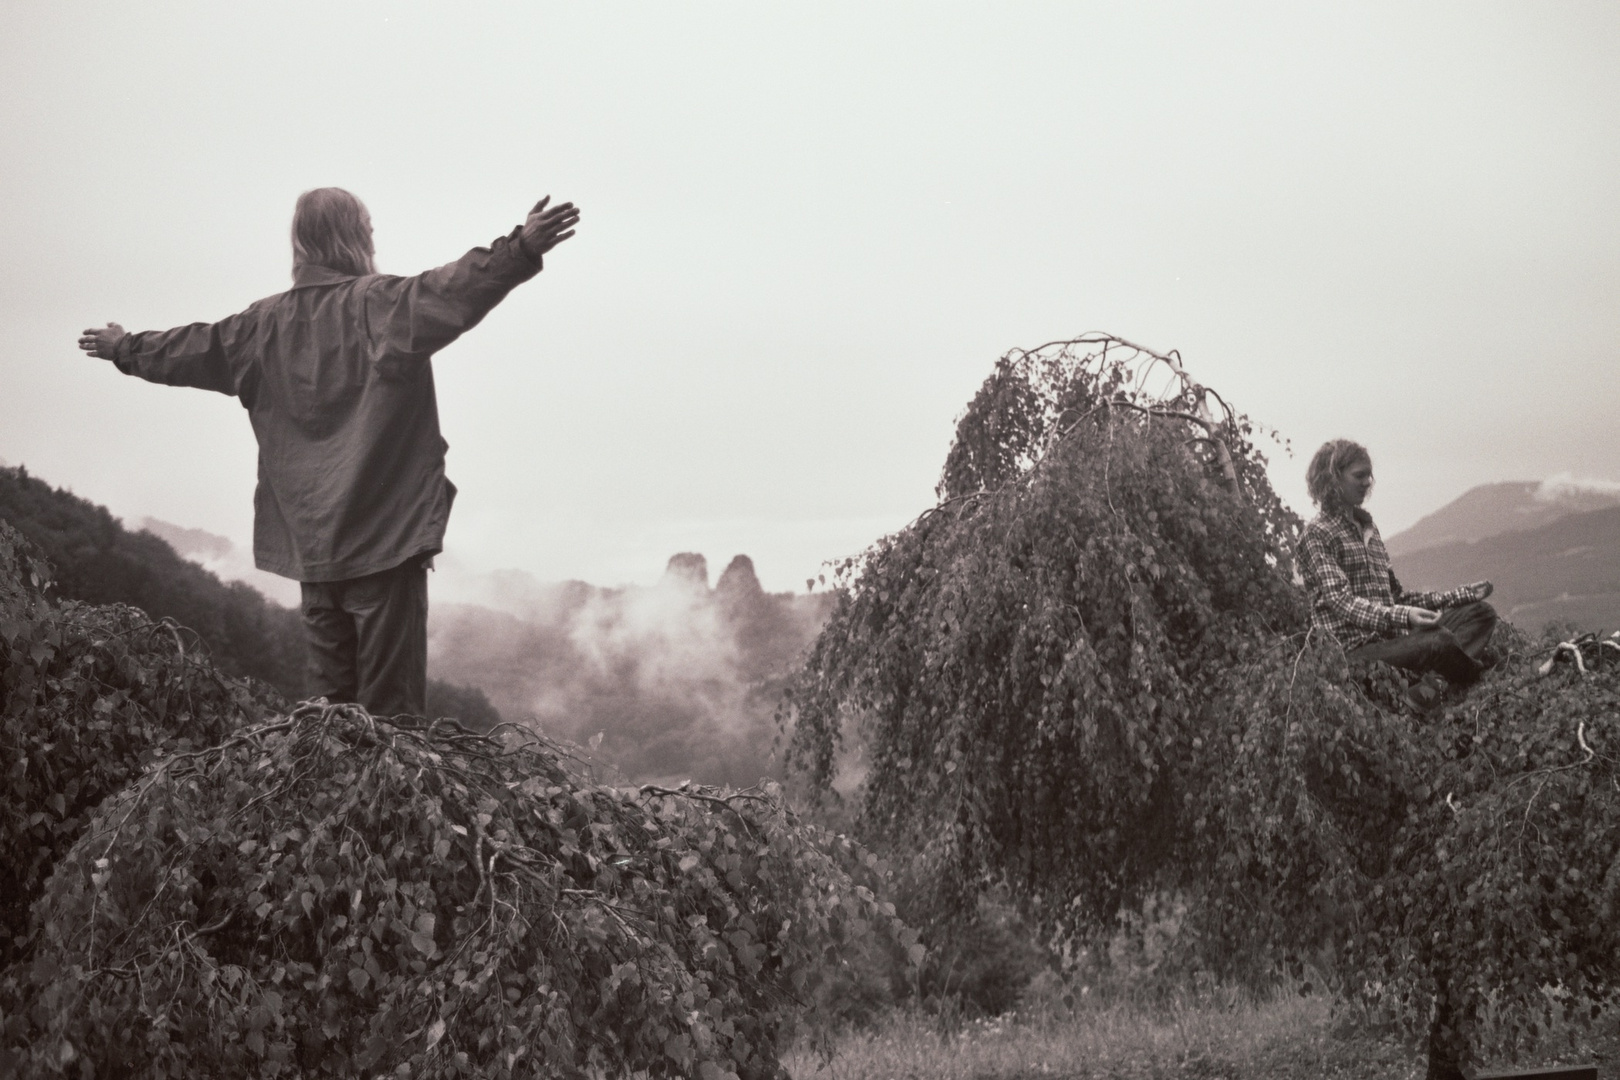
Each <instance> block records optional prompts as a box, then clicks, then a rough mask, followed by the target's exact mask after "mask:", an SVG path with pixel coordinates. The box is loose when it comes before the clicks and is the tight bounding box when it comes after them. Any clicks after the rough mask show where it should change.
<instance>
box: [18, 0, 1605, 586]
mask: <svg viewBox="0 0 1620 1080" xmlns="http://www.w3.org/2000/svg"><path fill="white" fill-rule="evenodd" d="M0 13H3V15H0V23H3V30H0V140H3V143H0V144H3V147H4V157H3V159H0V161H3V165H0V251H3V257H0V328H3V329H4V333H5V338H4V345H3V347H0V458H4V459H5V460H6V461H8V462H9V463H11V464H18V463H22V464H26V465H27V466H28V467H29V468H30V470H32V471H33V472H34V473H36V474H37V475H40V476H43V477H44V478H46V479H48V480H50V481H52V482H53V483H56V484H59V485H62V486H67V487H71V488H72V489H73V490H74V491H76V492H78V493H79V494H81V495H84V496H86V497H88V498H91V499H94V500H96V501H99V502H103V503H106V504H107V505H109V506H110V507H111V508H112V509H113V511H114V512H115V513H118V514H120V515H122V516H125V517H126V518H128V519H131V520H135V519H139V518H140V517H141V516H143V515H148V514H150V515H152V516H155V517H159V518H163V519H166V520H169V521H173V522H176V523H179V524H183V525H188V526H196V527H201V528H204V529H208V530H210V531H213V532H218V533H223V534H225V535H227V536H230V537H233V538H235V539H237V540H238V541H239V542H244V543H245V541H246V540H247V538H248V537H249V535H250V518H251V498H252V489H253V481H254V444H253V439H252V435H251V432H250V431H249V428H248V424H247V421H246V417H245V416H244V415H242V413H241V410H240V408H239V407H238V406H237V404H236V403H235V402H233V401H231V400H229V399H227V398H224V397H221V396H219V395H215V394H208V393H205V392H202V391H195V390H175V389H171V388H166V387H158V386H152V385H149V384H145V383H142V382H140V381H139V380H135V379H129V378H125V377H123V376H120V375H118V374H117V373H116V372H115V371H114V370H113V369H112V368H111V367H110V366H109V365H106V364H104V363H100V362H97V361H92V360H89V359H87V358H84V357H82V356H81V354H79V353H78V351H77V350H76V348H75V347H74V339H75V337H76V336H77V333H78V331H79V330H80V329H81V328H82V327H84V326H88V325H92V324H99V323H102V322H105V321H107V320H116V321H118V322H121V323H123V324H124V325H125V326H126V327H128V328H129V329H131V330H135V329H161V328H166V327H169V326H173V325H177V324H180V323H186V322H192V321H196V320H212V319H217V318H220V317H222V316H224V315H227V314H229V313H231V312H233V311H237V310H240V309H241V308H243V307H245V306H246V305H247V304H248V303H250V302H251V301H253V300H255V299H257V298H259V297H261V296H265V295H268V294H270V293H274V292H278V291H280V290H282V289H284V288H286V287H287V285H288V284H289V246H288V241H287V226H288V222H289V219H290V216H291V211H292V204H293V200H294V199H295V197H296V196H297V194H298V193H299V192H300V191H302V190H304V189H307V188H311V187H318V186H322V185H328V184H335V185H340V186H344V187H347V188H350V189H351V190H353V191H354V192H356V193H357V194H358V195H360V196H361V198H363V199H364V200H365V201H366V202H367V204H368V205H369V206H370V208H371V212H372V218H373V220H374V223H375V225H376V233H377V243H378V259H379V263H380V265H381V266H382V268H383V269H385V270H388V271H391V272H397V273H414V272H416V271H418V270H421V269H425V268H427V267H429V266H432V265H437V264H439V263H443V262H446V261H449V260H450V259H453V258H456V257H457V256H459V255H460V254H461V253H462V252H463V251H465V250H466V249H467V248H468V247H470V246H472V245H474V244H482V243H487V242H488V241H489V240H490V239H491V238H492V237H494V236H496V235H498V234H500V233H503V232H505V231H506V230H508V229H509V228H511V226H512V225H513V224H515V223H516V222H517V221H518V220H520V219H521V217H522V215H523V213H524V212H525V211H526V210H527V209H528V207H529V206H530V204H532V203H533V201H534V200H535V199H536V198H537V197H538V196H539V195H541V194H545V193H548V192H549V193H551V194H553V195H555V196H557V197H558V198H563V199H571V200H573V201H575V202H577V203H578V204H579V205H580V206H581V207H582V209H583V211H584V220H583V222H582V225H581V228H580V233H579V235H578V236H577V237H576V238H575V239H574V240H571V241H569V242H568V243H567V244H566V245H565V246H564V247H563V248H561V249H559V250H558V251H557V252H556V253H555V255H554V256H553V257H551V258H550V259H549V260H548V268H547V270H546V272H545V273H544V274H542V275H541V276H540V277H539V278H538V279H536V280H535V281H534V282H532V283H531V284H529V285H526V286H524V287H522V288H521V289H519V290H518V291H517V292H515V293H513V294H512V295H511V296H510V297H509V298H508V299H507V300H506V302H505V303H504V304H503V305H502V306H501V307H500V308H498V309H497V310H496V311H495V312H494V313H493V314H492V315H491V316H490V317H489V318H488V319H487V320H486V321H485V322H484V323H483V324H482V325H481V326H479V327H478V328H477V329H476V330H474V331H473V332H472V333H470V334H469V335H468V336H467V337H465V338H463V339H462V340H461V341H460V342H458V343H456V344H455V345H453V346H452V347H450V348H449V349H447V350H445V351H444V352H443V353H441V354H440V356H439V357H438V359H437V361H436V363H435V370H436V372H437V378H438V386H439V394H440V409H441V415H442V421H443V426H444V430H445V434H446V436H447V438H448V439H449V441H450V443H451V451H450V458H449V462H450V465H449V467H450V475H451V478H452V479H454V480H455V481H456V483H457V484H458V485H459V487H460V489H461V495H460V498H459V500H458V502H457V504H456V510H455V515H454V517H453V519H452V521H451V526H450V534H449V536H448V538H447V551H448V554H450V555H451V556H453V557H454V559H455V560H456V562H457V564H458V565H462V566H466V567H469V568H483V569H493V568H497V567H520V568H523V569H527V570H529V571H531V572H533V573H534V574H536V575H537V576H539V577H541V578H542V579H547V580H554V579H561V578H567V577H577V578H583V579H585V580H588V581H592V582H596V583H599V584H619V583H624V582H631V581H644V582H645V581H651V580H653V579H654V578H656V577H657V576H658V575H659V573H660V572H661V571H662V569H663V565H664V561H665V559H666V558H667V557H668V555H669V554H671V553H672V552H675V551H680V550H695V551H701V552H703V553H705V554H706V555H707V556H708V557H709V561H710V564H711V568H713V569H718V566H719V565H723V564H724V562H725V561H726V560H728V559H729V558H730V557H731V556H732V555H733V554H735V553H737V552H747V553H748V554H750V555H752V556H753V557H754V560H755V562H756V564H757V566H758V568H759V571H760V574H761V577H762V578H763V579H764V581H765V584H766V585H767V587H769V588H775V589H786V588H800V589H802V588H803V585H804V579H805V578H806V577H808V576H810V575H812V574H814V573H815V572H816V571H817V569H818V567H819V565H820V563H821V562H822V560H825V559H833V558H837V557H840V556H843V555H845V554H849V553H852V552H854V551H856V550H859V549H860V548H862V547H864V546H865V545H866V544H867V543H869V542H870V541H871V540H873V539H875V538H876V537H877V536H878V535H880V534H881V533H883V532H886V531H889V530H891V529H894V528H896V527H898V526H900V525H902V524H904V523H905V522H906V521H908V520H910V519H911V518H912V517H913V516H915V515H916V514H917V513H918V512H920V511H921V510H922V509H924V508H925V507H927V506H928V505H930V504H931V502H932V489H933V484H934V481H935V479H936V478H937V472H938V468H939V465H940V464H941V462H942V461H943V459H944V455H945V451H946V449H947V447H948V445H949V440H950V436H951V431H952V426H953V421H954V419H955V417H956V415H957V414H958V413H959V411H960V410H961V408H962V406H963V405H964V404H965V403H966V402H967V400H968V399H969V398H970V397H971V396H972V394H973V392H974V390H975V389H976V388H977V387H978V385H979V383H980V382H981V380H982V379H983V378H984V376H985V375H986V374H987V373H988V372H989V370H990V368H991V365H992V364H993V362H994V360H995V358H996V357H997V356H998V355H999V354H1001V353H1002V352H1004V351H1005V350H1007V349H1008V348H1010V347H1013V346H1029V345H1035V344H1038V343H1040V342H1044V341H1047V340H1051V339H1054V338H1061V337H1069V336H1073V335H1076V334H1079V333H1081V332H1083V331H1087V330H1108V331H1111V332H1113V333H1117V334H1120V335H1122V336H1124V337H1128V338H1131V339H1133V340H1136V341H1140V342H1142V343H1144V344H1147V345H1150V346H1152V347H1155V348H1158V349H1171V348H1177V349H1180V350H1181V352H1182V354H1183V356H1184V357H1185V359H1186V362H1187V364H1188V366H1189V367H1190V368H1191V370H1192V371H1193V373H1194V374H1195V375H1196V376H1197V377H1199V378H1200V379H1202V380H1203V381H1206V382H1208V383H1210V384H1211V385H1213V386H1215V387H1216V388H1218V389H1219V390H1221V391H1222V393H1223V394H1225V396H1226V397H1227V398H1228V399H1229V400H1231V401H1232V402H1234V403H1235V404H1236V405H1237V406H1238V407H1239V408H1241V409H1243V410H1245V411H1247V412H1248V413H1250V414H1251V415H1253V416H1254V417H1256V418H1257V419H1259V420H1261V421H1263V422H1265V423H1268V424H1270V425H1272V426H1275V427H1276V428H1278V429H1280V430H1281V431H1282V432H1283V433H1284V434H1285V435H1287V436H1288V437H1290V438H1291V439H1292V440H1293V442H1294V445H1295V447H1296V457H1295V458H1294V459H1293V460H1288V459H1286V458H1283V459H1281V460H1279V461H1278V462H1276V467H1275V468H1274V475H1275V477H1276V481H1277V483H1278V486H1279V488H1280V490H1282V491H1283V492H1284V494H1285V496H1287V497H1288V498H1290V499H1291V500H1292V501H1294V502H1295V503H1296V505H1298V506H1299V508H1300V509H1302V510H1303V509H1305V507H1304V506H1303V505H1302V504H1303V503H1304V495H1303V483H1302V482H1301V481H1300V480H1299V475H1300V474H1301V473H1302V472H1303V469H1304V456H1305V455H1306V454H1308V452H1309V450H1310V449H1311V448H1314V447H1315V446H1316V445H1317V444H1318V443H1320V441H1321V440H1323V439H1325V438H1329V437H1333V436H1338V435H1349V436H1352V437H1356V438H1359V439H1361V440H1362V441H1364V442H1366V443H1367V444H1368V445H1369V446H1370V447H1371V448H1372V451H1373V456H1374V459H1375V461H1376V464H1377V468H1378V474H1379V483H1380V488H1379V491H1378V493H1377V494H1376V496H1375V501H1374V502H1373V503H1372V504H1371V506H1372V508H1373V510H1374V511H1375V513H1377V514H1378V515H1379V517H1380V521H1381V523H1382V524H1383V526H1384V531H1385V532H1386V534H1388V533H1392V532H1394V531H1396V530H1398V529H1400V528H1402V527H1404V526H1405V525H1408V524H1410V523H1411V522H1412V521H1413V520H1415V519H1416V518H1417V517H1419V516H1421V515H1422V514H1424V513H1426V512H1428V511H1430V510H1432V509H1434V508H1436V507H1438V506H1439V505H1440V504H1442V503H1444V502H1445V501H1447V500H1449V499H1451V498H1453V497H1455V496H1456V495H1458V494H1460V493H1461V492H1462V491H1464V490H1466V489H1467V488H1468V487H1471V486H1472V485H1474V484H1477V483H1482V482H1486V481H1492V480H1507V479H1536V478H1540V477H1544V476H1548V475H1551V474H1555V473H1569V474H1572V475H1574V476H1577V477H1591V478H1608V479H1617V478H1620V439H1616V437H1615V434H1616V431H1615V428H1616V425H1615V423H1614V417H1615V413H1616V406H1617V405H1620V379H1617V378H1616V359H1617V342H1620V303H1617V301H1620V196H1617V193H1620V5H1616V4H1613V3H1577V2H1559V3H1551V2H1546V3H1513V4H1506V3H1467V4H1433V3H1417V4H1414V3H1410V2H1401V3H1388V4H1374V3H1356V4H1327V3H1311V4H1299V3H1294V2H1287V3H1277V4H1269V5H1257V4H1241V5H1240V4H1225V5H1218V4H1202V3H1200V4H1186V5H1180V6H1175V5H1171V6H1158V5H1150V4H1143V3H1134V2H1133V3H1119V4H1108V5H1103V4H1086V3H1061V4H1056V3H1054V4H1016V3H998V4H994V5H991V4H978V5H967V4H942V3H927V4H887V3H858V4H823V3H813V4H796V5H787V4H773V3H757V2H752V3H738V4H686V3H670V2H659V3H646V4H607V3H596V4H589V5H585V4H568V5H562V4H545V3H535V2H528V0H525V2H521V3H508V4H494V3H466V4H448V3H403V2H401V3H392V2H370V3H342V2H333V0H328V2H323V3H319V4H299V3H289V2H287V0H277V2H275V3H233V4H215V3H202V2H194V3H178V2H168V3H164V2H144V3H141V4H138V5H137V4H126V3H111V2H107V3H78V2H73V0H56V2H51V3H46V2H44V0H37V2H22V0H0Z"/></svg>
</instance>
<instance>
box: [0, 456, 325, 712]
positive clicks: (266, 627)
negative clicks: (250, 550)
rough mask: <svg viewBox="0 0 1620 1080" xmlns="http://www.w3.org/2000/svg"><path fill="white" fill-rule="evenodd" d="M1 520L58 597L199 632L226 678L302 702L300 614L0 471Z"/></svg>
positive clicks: (28, 479) (30, 479)
mask: <svg viewBox="0 0 1620 1080" xmlns="http://www.w3.org/2000/svg"><path fill="white" fill-rule="evenodd" d="M0 519H4V520H5V521H7V522H9V523H10V524H11V525H12V526H13V527H14V528H15V529H16V530H17V531H18V532H20V533H22V534H23V536H25V537H27V538H28V540H29V541H30V542H31V543H32V544H33V545H34V547H35V548H37V549H38V550H39V552H40V553H41V554H42V555H43V556H44V557H45V559H46V561H47V562H49V563H50V565H51V567H52V571H53V575H52V576H53V579H54V582H55V586H56V593H57V595H58V596H61V597H64V598H66V599H70V600H82V601H85V602H86V603H91V604H128V605H130V606H132V607H138V608H140V609H141V610H143V611H145V612H147V613H149V614H150V615H152V616H153V617H154V618H158V619H162V618H170V619H173V620H174V621H175V622H177V623H179V624H180V625H182V626H185V627H189V628H190V629H191V630H193V631H194V632H195V633H196V634H197V635H198V636H199V637H200V638H201V639H202V641H203V642H204V643H205V644H206V646H207V648H208V652H209V655H210V656H211V657H212V659H213V661H214V665H215V666H216V667H218V668H219V669H220V671H222V672H223V673H225V674H226V675H251V676H252V677H254V678H256V679H260V680H262V681H264V682H267V683H269V684H270V685H271V686H274V687H275V688H276V689H277V690H279V691H280V692H281V693H282V694H284V695H286V696H287V697H288V698H292V699H297V698H298V697H301V696H302V693H301V691H302V690H303V679H304V671H303V665H304V647H303V630H302V627H301V625H300V622H299V616H298V613H297V612H296V611H292V610H289V609H287V608H283V607H281V606H279V605H277V604H273V603H271V602H270V601H268V600H266V599H265V598H264V597H263V596H262V595H260V594H259V593H258V592H257V591H256V590H254V589H253V588H251V587H249V586H247V585H244V584H241V583H240V582H236V583H233V584H226V583H225V582H222V581H220V580H219V578H217V577H215V576H214V575H213V574H211V573H209V572H208V571H207V570H204V569H203V568H202V567H200V566H198V565H196V564H195V563H192V562H188V561H187V560H185V559H182V558H181V557H180V556H179V555H177V554H175V551H174V549H173V548H171V547H170V546H169V545H168V544H167V543H165V542H164V541H163V540H161V539H159V538H158V537H156V536H153V535H152V534H151V533H149V532H131V531H130V530H128V529H126V528H124V526H123V525H122V524H121V523H120V522H119V521H118V519H117V518H115V517H113V516H112V514H110V513H109V512H108V511H107V509H106V507H103V506H97V505H96V504H95V503H92V502H89V501H87V500H85V499H81V498H79V497H78V496H76V495H73V494H71V493H70V492H66V491H61V490H58V489H56V488H53V487H51V486H50V485H49V484H47V483H46V482H45V481H43V480H41V479H39V478H38V477H35V476H30V475H28V472H27V471H26V470H25V469H22V468H11V469H5V468H0Z"/></svg>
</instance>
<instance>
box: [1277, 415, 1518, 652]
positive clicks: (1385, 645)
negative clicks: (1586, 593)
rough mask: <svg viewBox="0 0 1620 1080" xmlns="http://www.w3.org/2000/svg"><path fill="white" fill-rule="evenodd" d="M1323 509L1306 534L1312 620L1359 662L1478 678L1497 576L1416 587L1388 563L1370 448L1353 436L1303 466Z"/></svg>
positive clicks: (1302, 549)
mask: <svg viewBox="0 0 1620 1080" xmlns="http://www.w3.org/2000/svg"><path fill="white" fill-rule="evenodd" d="M1305 482H1306V484H1307V485H1308V486H1309V487H1310V491H1311V499H1312V501H1314V502H1315V503H1316V505H1317V506H1318V507H1319V508H1320V509H1321V512H1320V513H1318V514H1317V515H1316V517H1315V519H1314V520H1312V521H1311V523H1310V524H1309V525H1307V526H1305V532H1304V535H1303V536H1301V537H1300V542H1299V562H1300V571H1301V573H1302V574H1303V575H1304V578H1305V588H1306V591H1307V592H1308V593H1309V595H1310V600H1311V625H1312V626H1313V627H1314V628H1315V629H1317V630H1320V631H1323V632H1325V633H1327V634H1328V635H1329V636H1331V637H1332V638H1334V639H1335V640H1337V641H1338V642H1339V644H1340V645H1343V646H1344V649H1345V652H1346V653H1347V654H1348V655H1349V656H1350V658H1351V659H1353V660H1382V661H1384V662H1385V663H1388V664H1393V665H1394V666H1395V667H1398V668H1405V669H1406V670H1408V671H1417V672H1428V671H1434V672H1438V673H1439V674H1441V675H1443V676H1445V678H1446V679H1447V680H1448V681H1450V682H1454V683H1470V682H1473V681H1474V680H1475V679H1477V678H1479V674H1480V672H1481V671H1482V670H1483V665H1482V664H1481V663H1480V660H1479V657H1480V653H1481V652H1482V651H1483V650H1484V648H1485V643H1486V641H1488V640H1489V639H1490V636H1491V630H1492V628H1493V627H1495V625H1496V612H1495V610H1494V609H1492V607H1491V606H1490V605H1489V604H1487V603H1485V598H1486V597H1487V596H1489V595H1490V594H1491V583H1490V582H1488V581H1478V582H1475V583H1474V584H1472V585H1463V586H1461V587H1459V588H1456V589H1451V590H1449V591H1447V592H1408V591H1406V590H1405V589H1403V588H1401V583H1400V581H1398V580H1397V579H1396V577H1395V573H1394V571H1392V570H1391V569H1390V568H1389V552H1387V551H1386V550H1384V540H1383V537H1381V536H1379V535H1378V526H1376V525H1374V524H1373V519H1372V515H1371V514H1369V513H1367V511H1366V510H1364V509H1362V506H1361V504H1362V503H1363V502H1365V501H1366V498H1367V494H1368V492H1370V491H1371V490H1372V485H1373V469H1372V456H1371V455H1369V454H1368V453H1367V449H1366V447H1364V446H1362V445H1361V444H1360V443H1355V442H1351V441H1350V440H1348V439H1334V440H1333V441H1331V442H1328V443H1324V444H1323V446H1322V448H1321V449H1320V450H1318V451H1317V452H1316V454H1315V456H1313V457H1312V458H1311V463H1310V466H1309V467H1308V468H1307V469H1306V472H1305Z"/></svg>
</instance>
